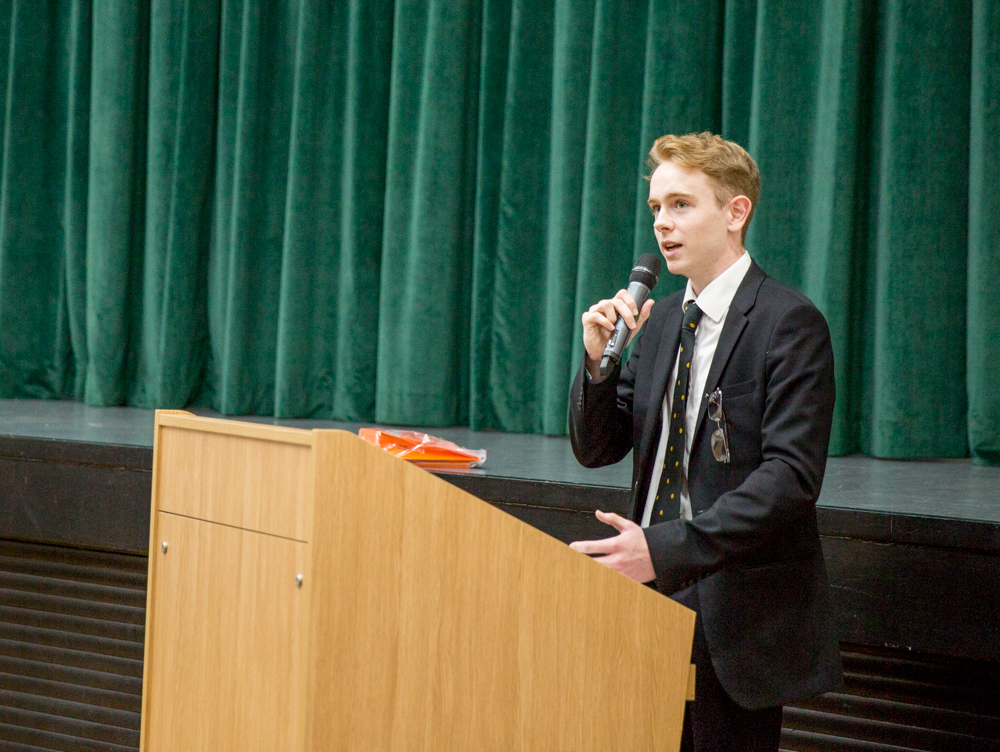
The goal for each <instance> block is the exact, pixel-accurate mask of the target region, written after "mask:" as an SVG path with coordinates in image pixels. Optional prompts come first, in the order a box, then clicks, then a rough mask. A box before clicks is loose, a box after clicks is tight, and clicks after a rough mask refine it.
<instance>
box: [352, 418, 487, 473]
mask: <svg viewBox="0 0 1000 752" xmlns="http://www.w3.org/2000/svg"><path fill="white" fill-rule="evenodd" d="M358 435H359V436H361V438H362V439H364V440H365V441H367V442H368V443H369V444H374V445H375V446H377V447H380V448H382V449H384V450H385V451H387V452H388V453H389V454H391V455H394V456H396V457H399V458H400V459H404V460H406V461H407V462H412V463H413V464H414V465H419V466H420V467H428V468H452V469H468V468H473V467H479V466H480V465H482V464H483V463H484V462H486V450H485V449H466V448H465V447H460V446H459V445H458V444H453V443H452V442H450V441H445V440H444V439H439V438H438V437H436V436H431V435H430V434H427V433H420V432H419V431H403V430H400V429H395V428H393V429H389V428H362V429H360V430H359V431H358Z"/></svg>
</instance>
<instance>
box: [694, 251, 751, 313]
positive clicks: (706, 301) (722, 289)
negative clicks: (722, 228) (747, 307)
mask: <svg viewBox="0 0 1000 752" xmlns="http://www.w3.org/2000/svg"><path fill="white" fill-rule="evenodd" d="M749 269H750V254H749V253H747V252H746V251H743V255H742V256H740V257H739V258H738V259H737V260H736V261H735V262H734V263H733V264H732V266H730V267H729V268H728V269H726V271H724V272H723V273H722V274H720V275H719V276H718V277H716V278H715V279H713V280H712V281H711V282H709V283H708V284H707V285H706V286H705V289H704V290H702V291H701V295H698V296H697V297H695V294H694V290H693V289H692V288H691V280H688V283H687V288H686V289H685V290H684V302H685V303H687V302H688V301H689V300H693V301H695V302H696V303H697V304H698V307H699V308H700V309H701V310H702V312H703V313H704V314H705V315H706V316H708V317H709V318H710V319H711V320H712V321H714V322H715V323H716V324H718V323H719V322H720V321H722V317H723V316H725V315H726V311H728V310H729V306H730V305H731V304H732V302H733V298H734V297H736V291H737V290H738V289H739V287H740V283H741V282H742V281H743V278H744V277H745V276H746V274H747V271H748V270H749Z"/></svg>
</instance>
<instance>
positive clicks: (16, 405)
mask: <svg viewBox="0 0 1000 752" xmlns="http://www.w3.org/2000/svg"><path fill="white" fill-rule="evenodd" d="M195 412H197V413H198V414H199V415H210V416H213V417H229V418H231V419H233V420H248V421H253V422H257V423H268V424H274V425H282V426H292V427H296V428H310V429H311V428H335V429H341V430H346V431H350V432H352V433H357V431H358V429H359V428H361V427H362V426H370V425H374V424H371V423H343V422H336V421H324V420H297V419H296V420H293V419H287V420H282V419H275V418H259V417H244V416H219V415H218V414H217V413H211V412H208V411H203V410H199V411H195ZM417 430H426V431H427V432H429V433H432V434H434V435H435V436H440V437H442V438H445V439H448V440H450V441H454V442H455V443H457V444H459V445H461V446H466V447H469V448H473V449H486V451H487V461H486V464H485V465H484V466H483V467H482V468H480V469H476V470H472V471H470V472H468V473H465V474H467V475H469V476H472V477H475V476H484V477H487V478H506V479H516V480H525V481H534V482H541V483H558V484H568V485H572V486H580V487H597V488H609V489H622V490H626V491H627V489H628V487H629V484H630V482H631V475H632V458H631V455H629V456H628V457H626V458H625V459H624V460H622V461H621V462H619V463H618V464H616V465H611V466H608V467H603V468H597V469H588V468H585V467H582V466H581V465H580V464H579V463H578V462H577V461H576V458H575V457H574V456H573V451H572V448H571V447H570V442H569V439H568V438H565V437H554V436H538V435H532V434H512V433H497V432H488V431H471V430H469V429H467V428H426V429H417ZM18 439H34V440H41V441H52V442H74V443H79V444H89V445H98V446H107V447H108V449H109V450H110V449H111V447H135V448H140V449H152V446H153V411H152V410H142V409H138V408H131V407H87V406H85V405H82V404H80V403H77V402H53V401H44V400H0V440H2V442H3V445H0V450H2V449H3V446H6V448H7V451H5V452H3V453H4V454H9V453H10V448H11V447H12V445H13V442H16V441H17V440H18ZM818 506H819V507H822V508H826V509H840V510H845V511H846V510H850V511H864V512H875V513H880V514H891V515H906V516H916V517H924V518H938V519H942V520H952V521H963V522H970V523H986V524H988V525H1000V467H978V466H974V465H973V464H972V461H971V460H926V461H908V460H880V459H874V458H872V457H861V456H852V457H831V458H830V460H829V461H828V463H827V473H826V478H825V481H824V483H823V491H822V494H821V495H820V498H819V502H818Z"/></svg>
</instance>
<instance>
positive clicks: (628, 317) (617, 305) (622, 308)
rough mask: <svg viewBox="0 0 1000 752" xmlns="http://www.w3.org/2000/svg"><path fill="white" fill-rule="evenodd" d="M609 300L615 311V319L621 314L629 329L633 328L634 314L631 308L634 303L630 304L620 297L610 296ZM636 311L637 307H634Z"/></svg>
mask: <svg viewBox="0 0 1000 752" xmlns="http://www.w3.org/2000/svg"><path fill="white" fill-rule="evenodd" d="M626 294H627V293H626ZM610 302H611V304H612V305H613V306H614V310H615V312H616V313H615V318H616V319H617V318H618V316H621V317H622V318H623V319H625V323H626V324H627V325H628V328H629V329H635V314H633V313H632V308H633V306H634V305H635V304H634V303H633V304H632V305H631V306H630V305H629V304H628V303H627V302H625V301H624V300H622V299H621V298H612V299H611V301H610ZM636 313H638V309H636Z"/></svg>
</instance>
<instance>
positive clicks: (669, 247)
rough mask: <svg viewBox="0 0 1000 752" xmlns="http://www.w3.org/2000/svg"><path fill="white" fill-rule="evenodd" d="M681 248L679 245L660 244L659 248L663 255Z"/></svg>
mask: <svg viewBox="0 0 1000 752" xmlns="http://www.w3.org/2000/svg"><path fill="white" fill-rule="evenodd" d="M680 247H681V244H680V243H661V244H660V248H661V249H662V250H663V252H664V253H670V252H671V251H676V250H677V249H678V248H680Z"/></svg>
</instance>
